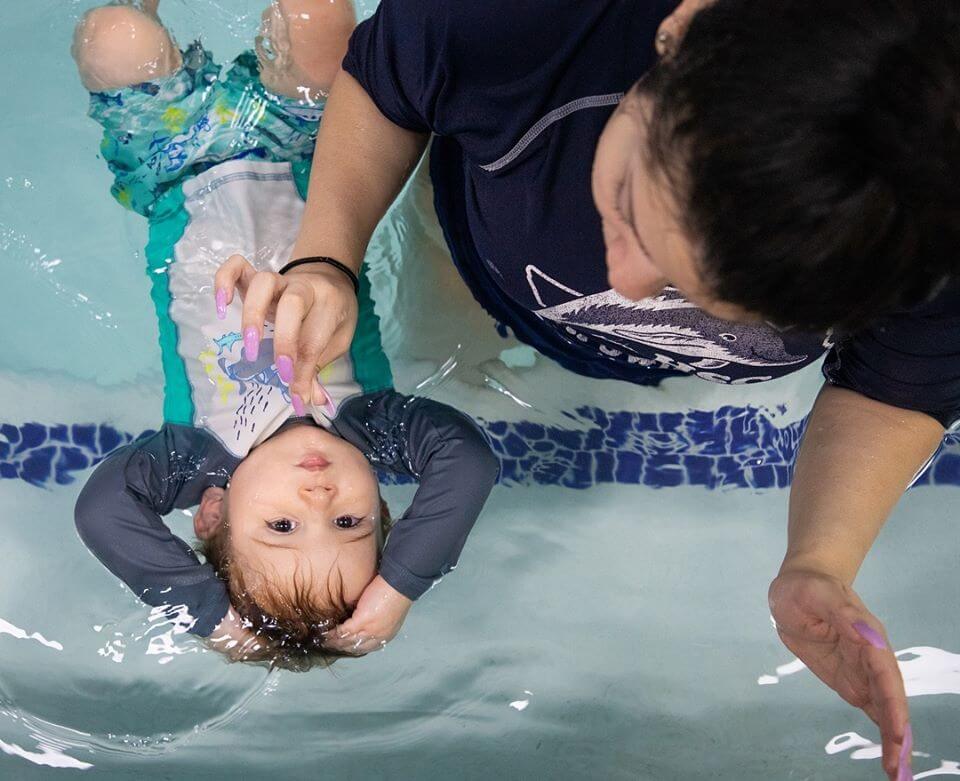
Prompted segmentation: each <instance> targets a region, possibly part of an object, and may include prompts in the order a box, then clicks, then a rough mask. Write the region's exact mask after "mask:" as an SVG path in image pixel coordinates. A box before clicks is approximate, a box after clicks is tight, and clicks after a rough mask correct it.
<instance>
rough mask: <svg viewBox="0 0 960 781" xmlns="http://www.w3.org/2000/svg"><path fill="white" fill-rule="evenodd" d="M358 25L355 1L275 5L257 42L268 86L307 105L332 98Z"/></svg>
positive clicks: (286, 0)
mask: <svg viewBox="0 0 960 781" xmlns="http://www.w3.org/2000/svg"><path fill="white" fill-rule="evenodd" d="M356 23H357V20H356V14H355V13H354V10H353V3H352V2H351V0H272V2H271V3H270V5H269V6H268V7H267V9H266V10H265V11H264V12H263V22H262V25H261V30H260V35H259V36H257V58H258V59H259V61H260V80H261V81H262V82H263V85H264V86H265V87H266V88H267V89H268V90H270V91H271V92H273V93H275V94H277V95H285V96H287V97H291V98H300V99H301V100H306V101H310V100H318V99H320V98H322V97H324V96H326V94H327V93H328V92H329V90H330V85H331V84H332V83H333V79H334V76H336V75H337V72H338V71H339V70H340V62H341V61H342V60H343V56H344V55H345V54H346V52H347V42H348V41H349V39H350V33H351V32H353V28H354V27H355V26H356Z"/></svg>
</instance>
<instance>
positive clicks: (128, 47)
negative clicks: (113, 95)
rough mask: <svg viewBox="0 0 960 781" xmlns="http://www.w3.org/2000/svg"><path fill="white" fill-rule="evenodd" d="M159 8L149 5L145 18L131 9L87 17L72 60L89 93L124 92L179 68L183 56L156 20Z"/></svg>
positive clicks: (106, 9)
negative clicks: (121, 89)
mask: <svg viewBox="0 0 960 781" xmlns="http://www.w3.org/2000/svg"><path fill="white" fill-rule="evenodd" d="M156 6H157V3H156V2H154V3H152V4H151V5H148V6H147V10H148V13H145V12H143V11H140V10H139V9H137V8H135V7H133V6H130V5H106V6H102V7H100V8H94V9H92V10H90V11H88V12H87V13H86V14H85V15H84V16H83V19H81V20H80V24H78V25H77V29H76V32H75V33H74V38H73V57H74V59H75V60H76V62H77V69H78V70H79V72H80V80H81V81H82V82H83V86H84V87H86V88H87V89H88V90H90V91H91V92H102V91H104V90H111V89H120V88H122V87H129V86H131V85H133V84H141V83H143V82H145V81H151V80H154V79H159V78H162V77H164V76H168V75H170V74H171V73H173V72H174V71H176V70H177V68H179V67H180V51H179V49H177V47H176V45H175V44H174V42H173V39H172V38H171V37H170V34H169V33H168V32H167V30H166V28H165V27H164V26H163V25H162V24H161V23H160V20H159V19H158V18H157V17H156V15H155V12H156ZM150 10H152V11H153V14H151V13H149V11H150Z"/></svg>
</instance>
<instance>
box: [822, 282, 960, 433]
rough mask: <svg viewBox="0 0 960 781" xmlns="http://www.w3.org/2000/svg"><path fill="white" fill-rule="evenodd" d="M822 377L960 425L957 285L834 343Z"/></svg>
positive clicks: (959, 296)
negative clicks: (919, 304)
mask: <svg viewBox="0 0 960 781" xmlns="http://www.w3.org/2000/svg"><path fill="white" fill-rule="evenodd" d="M823 371H824V375H825V376H826V378H827V380H828V381H829V382H830V383H832V384H833V385H837V386H839V387H841V388H848V389H850V390H853V391H856V392H858V393H862V394H863V395H864V396H868V397H869V398H871V399H876V400H877V401H882V402H884V403H886V404H890V405H892V406H894V407H900V408H901V409H909V410H915V411H918V412H924V413H926V414H927V415H930V416H931V417H933V418H936V419H937V420H938V421H939V422H940V423H941V424H943V426H944V427H945V428H950V427H951V426H953V425H954V424H955V423H957V422H958V420H960V285H958V284H953V285H951V286H950V288H948V289H947V290H945V291H944V292H942V293H941V294H940V295H939V296H937V297H936V298H935V299H934V300H933V301H930V302H927V303H926V304H923V305H922V306H920V307H917V308H915V309H912V310H910V311H907V312H902V313H898V314H896V315H891V316H889V317H886V318H883V319H881V320H880V321H878V322H877V323H876V324H874V325H873V326H872V327H871V328H868V329H866V330H864V331H862V332H859V333H856V334H852V335H849V336H846V337H843V338H841V339H839V340H838V342H837V344H836V346H835V347H834V348H833V350H832V351H831V352H830V354H829V355H828V356H827V361H826V363H825V364H824V369H823Z"/></svg>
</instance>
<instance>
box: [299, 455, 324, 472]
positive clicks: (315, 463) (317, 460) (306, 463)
mask: <svg viewBox="0 0 960 781" xmlns="http://www.w3.org/2000/svg"><path fill="white" fill-rule="evenodd" d="M297 466H299V467H300V468H301V469H306V470H308V471H310V472H319V471H320V470H321V469H326V468H327V467H328V466H330V462H329V461H327V459H325V458H324V457H323V456H321V455H317V454H312V455H309V456H307V457H306V458H305V459H303V461H301V462H300V463H299V464H297Z"/></svg>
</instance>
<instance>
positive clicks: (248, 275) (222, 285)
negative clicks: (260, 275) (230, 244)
mask: <svg viewBox="0 0 960 781" xmlns="http://www.w3.org/2000/svg"><path fill="white" fill-rule="evenodd" d="M256 273H257V270H256V269H255V268H254V267H253V266H252V265H250V262H249V261H248V260H247V259H246V258H245V257H243V255H231V256H230V257H229V258H228V259H227V260H226V262H225V263H223V264H222V265H221V266H220V268H218V269H217V273H216V274H215V275H214V277H213V287H214V291H215V292H214V297H215V299H216V306H217V316H218V317H219V318H220V319H221V320H222V319H223V318H224V317H226V314H227V305H228V304H230V303H231V302H232V301H233V296H234V293H235V292H236V290H237V289H238V288H239V289H240V291H241V294H242V291H244V290H246V288H247V286H248V285H249V284H250V280H252V279H253V277H254V276H255V275H256Z"/></svg>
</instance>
